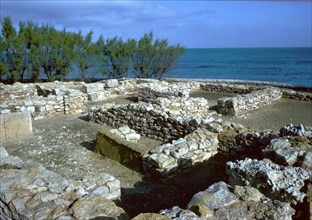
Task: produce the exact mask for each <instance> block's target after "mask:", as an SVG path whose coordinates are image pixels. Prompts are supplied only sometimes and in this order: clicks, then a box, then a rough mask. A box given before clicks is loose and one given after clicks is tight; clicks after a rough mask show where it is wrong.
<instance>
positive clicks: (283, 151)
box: [263, 138, 304, 165]
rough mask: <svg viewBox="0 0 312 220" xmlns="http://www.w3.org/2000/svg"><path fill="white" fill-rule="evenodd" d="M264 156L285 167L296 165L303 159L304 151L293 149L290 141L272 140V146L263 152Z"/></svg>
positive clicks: (282, 139) (283, 139)
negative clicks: (300, 158)
mask: <svg viewBox="0 0 312 220" xmlns="http://www.w3.org/2000/svg"><path fill="white" fill-rule="evenodd" d="M263 152H264V154H266V155H269V156H271V157H270V158H271V159H272V160H273V161H275V162H277V163H279V162H280V163H281V164H283V165H294V164H295V163H296V162H298V160H299V157H302V156H303V154H304V151H302V150H300V149H299V148H297V147H292V146H291V143H290V142H289V141H288V139H285V138H277V139H273V140H271V142H270V144H269V145H268V146H267V147H266V148H265V149H264V150H263Z"/></svg>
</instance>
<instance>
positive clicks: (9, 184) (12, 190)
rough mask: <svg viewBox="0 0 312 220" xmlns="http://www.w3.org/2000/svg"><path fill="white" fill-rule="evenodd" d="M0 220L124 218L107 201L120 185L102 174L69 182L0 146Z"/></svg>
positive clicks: (117, 208) (112, 203)
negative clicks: (12, 154) (10, 153)
mask: <svg viewBox="0 0 312 220" xmlns="http://www.w3.org/2000/svg"><path fill="white" fill-rule="evenodd" d="M0 169H1V172H0V178H1V188H0V190H1V191H0V192H1V193H0V213H1V214H0V216H1V219H17V220H19V219H58V218H59V219H93V218H96V217H99V216H101V217H104V218H105V217H107V218H114V219H115V218H117V217H121V216H123V215H124V216H127V215H126V214H125V212H124V210H123V209H121V208H120V207H118V206H116V205H115V203H114V202H112V201H111V200H113V199H117V198H119V197H120V193H121V192H120V182H119V180H117V179H115V178H114V177H113V176H111V175H109V174H106V173H99V176H98V178H97V179H93V178H91V177H90V178H89V177H88V176H86V177H85V178H84V179H83V180H70V179H66V178H64V177H62V176H59V175H58V174H56V173H54V172H51V171H49V170H47V169H46V168H45V167H43V166H42V165H41V164H40V163H37V162H34V161H23V160H21V159H20V158H18V157H14V156H11V155H9V154H8V153H7V152H6V150H5V149H4V148H3V147H0Z"/></svg>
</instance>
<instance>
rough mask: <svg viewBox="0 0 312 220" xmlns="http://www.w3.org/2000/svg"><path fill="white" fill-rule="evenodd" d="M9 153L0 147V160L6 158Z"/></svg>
mask: <svg viewBox="0 0 312 220" xmlns="http://www.w3.org/2000/svg"><path fill="white" fill-rule="evenodd" d="M8 156H9V153H8V152H7V151H6V149H5V148H4V147H0V159H2V158H5V157H8Z"/></svg>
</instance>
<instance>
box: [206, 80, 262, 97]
mask: <svg viewBox="0 0 312 220" xmlns="http://www.w3.org/2000/svg"><path fill="white" fill-rule="evenodd" d="M200 89H201V90H204V91H208V92H220V93H237V94H248V93H251V92H252V91H254V90H256V89H257V88H256V87H251V86H247V85H240V84H231V83H201V84H200Z"/></svg>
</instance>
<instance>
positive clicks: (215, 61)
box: [170, 47, 312, 87]
mask: <svg viewBox="0 0 312 220" xmlns="http://www.w3.org/2000/svg"><path fill="white" fill-rule="evenodd" d="M170 76H171V77H174V78H190V79H192V78H201V79H227V80H231V79H233V80H252V81H265V82H274V83H286V84H292V85H299V86H308V87H312V48H311V47H307V48H220V49H214V48H213V49H187V50H186V52H185V54H184V55H182V56H181V57H180V58H179V59H178V62H177V64H176V66H175V68H174V69H173V70H171V73H170Z"/></svg>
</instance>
